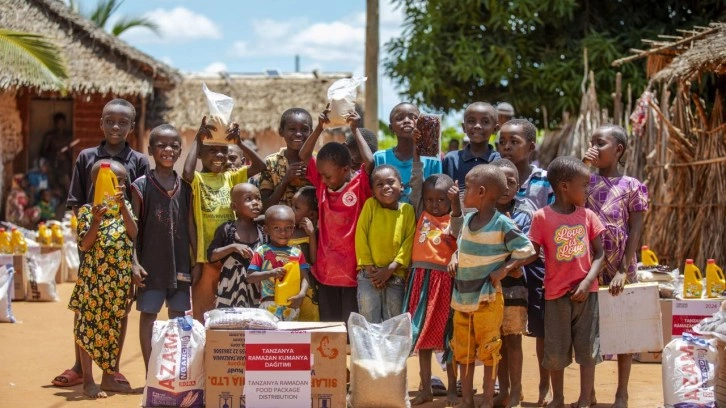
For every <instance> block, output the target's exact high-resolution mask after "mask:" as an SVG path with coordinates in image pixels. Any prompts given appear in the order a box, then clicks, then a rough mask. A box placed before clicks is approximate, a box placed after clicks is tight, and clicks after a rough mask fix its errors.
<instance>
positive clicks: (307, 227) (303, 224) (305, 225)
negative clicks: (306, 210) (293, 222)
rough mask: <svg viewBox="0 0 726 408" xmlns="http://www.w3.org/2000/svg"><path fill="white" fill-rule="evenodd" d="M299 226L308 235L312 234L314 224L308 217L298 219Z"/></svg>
mask: <svg viewBox="0 0 726 408" xmlns="http://www.w3.org/2000/svg"><path fill="white" fill-rule="evenodd" d="M300 228H302V229H303V231H305V233H306V234H307V235H308V236H313V235H314V234H315V226H314V225H313V222H312V221H310V218H308V217H305V218H303V219H302V220H300Z"/></svg>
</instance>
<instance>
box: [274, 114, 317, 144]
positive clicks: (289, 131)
mask: <svg viewBox="0 0 726 408" xmlns="http://www.w3.org/2000/svg"><path fill="white" fill-rule="evenodd" d="M312 131H313V128H312V123H311V122H310V118H309V117H307V116H306V115H304V114H301V113H297V114H294V115H292V116H290V117H289V118H288V119H287V120H286V121H285V126H284V127H281V128H280V129H279V132H280V136H282V137H283V138H284V139H285V144H286V145H287V148H288V149H290V150H295V151H300V149H301V148H302V145H303V143H305V141H306V140H307V139H308V137H309V136H310V133H312Z"/></svg>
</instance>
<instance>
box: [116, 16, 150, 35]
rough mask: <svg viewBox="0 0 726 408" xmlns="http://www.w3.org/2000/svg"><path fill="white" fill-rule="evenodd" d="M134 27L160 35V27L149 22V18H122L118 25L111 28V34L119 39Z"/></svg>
mask: <svg viewBox="0 0 726 408" xmlns="http://www.w3.org/2000/svg"><path fill="white" fill-rule="evenodd" d="M133 27H144V28H148V29H149V30H151V31H153V32H154V33H155V34H157V35H158V34H159V25H158V24H156V23H154V22H153V21H151V20H149V19H148V18H146V17H128V16H125V17H121V18H120V19H118V21H117V22H116V23H114V25H113V27H111V34H113V35H115V36H116V37H118V36H119V35H121V33H123V32H124V31H126V30H128V29H129V28H133Z"/></svg>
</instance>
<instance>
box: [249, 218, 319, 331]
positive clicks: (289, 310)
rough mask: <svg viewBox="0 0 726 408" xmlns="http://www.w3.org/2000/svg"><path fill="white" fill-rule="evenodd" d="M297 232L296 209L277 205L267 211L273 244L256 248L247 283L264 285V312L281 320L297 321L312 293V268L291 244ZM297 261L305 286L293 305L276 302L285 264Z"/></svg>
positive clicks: (266, 228) (267, 227) (267, 223)
mask: <svg viewBox="0 0 726 408" xmlns="http://www.w3.org/2000/svg"><path fill="white" fill-rule="evenodd" d="M294 231H295V214H294V213H293V212H292V208H290V207H287V206H284V205H273V206H272V207H270V208H268V209H267V211H265V233H267V236H268V237H269V243H267V244H262V245H260V246H258V247H257V249H255V251H254V253H253V255H252V260H251V261H250V268H249V273H248V275H247V280H248V281H249V282H250V283H258V282H259V283H260V284H261V286H262V290H261V292H262V302H260V309H266V310H267V311H269V312H270V313H272V314H274V315H275V316H277V318H278V319H280V320H287V321H290V320H297V316H298V315H299V313H300V305H302V302H303V300H304V299H305V294H306V293H307V292H308V287H309V283H308V273H309V271H310V265H308V263H307V261H306V260H305V255H303V253H302V251H300V248H298V247H294V246H290V245H288V244H289V243H290V238H292V234H293V232H294ZM293 259H295V260H297V261H298V263H299V265H300V274H301V280H300V282H301V284H300V291H299V292H298V294H297V295H294V296H292V297H290V298H288V299H287V300H288V302H290V304H289V305H282V304H278V303H276V302H275V282H276V280H281V279H282V278H284V277H285V273H286V271H285V264H287V263H288V262H290V261H291V260H293Z"/></svg>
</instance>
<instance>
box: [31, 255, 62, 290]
mask: <svg viewBox="0 0 726 408" xmlns="http://www.w3.org/2000/svg"><path fill="white" fill-rule="evenodd" d="M60 263H61V251H52V252H48V253H46V254H32V255H30V256H29V257H28V297H27V299H26V300H28V301H30V302H57V301H59V300H60V298H58V291H57V290H56V285H55V274H56V271H58V267H59V266H60Z"/></svg>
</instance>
